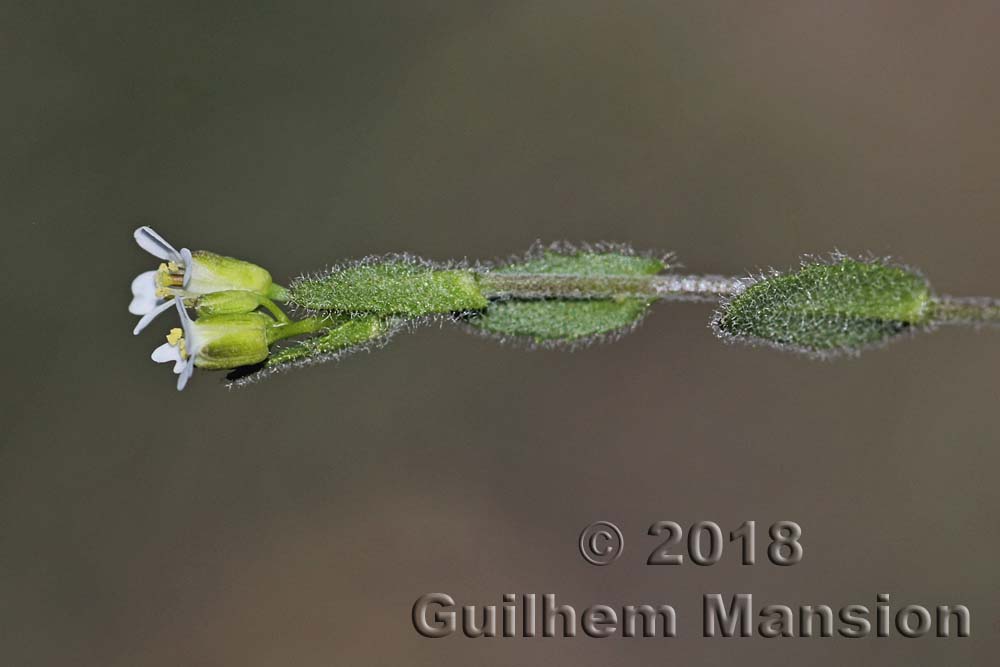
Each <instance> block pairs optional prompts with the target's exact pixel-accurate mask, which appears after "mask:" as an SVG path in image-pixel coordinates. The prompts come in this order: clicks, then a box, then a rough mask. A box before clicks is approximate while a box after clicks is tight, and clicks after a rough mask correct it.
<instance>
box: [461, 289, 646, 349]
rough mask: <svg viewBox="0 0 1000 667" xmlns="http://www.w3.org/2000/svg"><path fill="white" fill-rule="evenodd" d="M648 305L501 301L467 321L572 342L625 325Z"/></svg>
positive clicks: (545, 339)
mask: <svg viewBox="0 0 1000 667" xmlns="http://www.w3.org/2000/svg"><path fill="white" fill-rule="evenodd" d="M648 306H649V302H648V301H645V300H642V299H625V300H623V301H612V300H610V299H608V300H594V301H569V300H547V301H500V302H497V303H494V304H492V305H491V306H490V307H489V308H488V309H487V311H486V312H485V313H484V314H482V315H479V316H475V317H473V318H471V319H470V320H469V323H470V324H472V325H473V326H475V327H477V328H479V329H482V330H483V331H486V332H489V333H491V334H496V335H499V336H524V337H527V338H530V339H532V340H534V341H535V342H536V343H547V342H572V341H577V340H581V339H586V338H591V337H594V336H599V335H602V334H608V333H612V332H615V331H620V330H623V329H628V328H630V327H632V326H634V325H635V324H637V323H638V322H639V320H640V319H642V316H643V315H644V314H645V313H646V309H647V307H648Z"/></svg>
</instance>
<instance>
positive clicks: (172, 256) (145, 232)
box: [133, 227, 183, 264]
mask: <svg viewBox="0 0 1000 667" xmlns="http://www.w3.org/2000/svg"><path fill="white" fill-rule="evenodd" d="M133 236H134V237H135V242H136V243H138V244H139V247H140V248H142V249H143V250H145V251H146V252H148V253H149V254H150V255H153V256H154V257H159V258H160V259H166V260H171V261H174V262H177V263H178V264H180V263H181V262H182V261H183V258H182V257H181V254H180V253H179V252H177V249H176V248H174V247H173V246H172V245H170V244H169V243H167V242H166V240H164V238H163V237H162V236H160V235H159V234H157V233H156V232H154V231H153V228H152V227H140V228H139V229H137V230H135V233H134V234H133Z"/></svg>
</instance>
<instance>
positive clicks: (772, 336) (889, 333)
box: [713, 256, 932, 356]
mask: <svg viewBox="0 0 1000 667" xmlns="http://www.w3.org/2000/svg"><path fill="white" fill-rule="evenodd" d="M931 302H932V299H931V291H930V287H929V286H928V284H927V281H926V280H925V279H924V278H923V277H922V276H921V275H919V274H917V273H915V272H913V271H911V270H909V269H905V268H901V267H897V266H891V265H889V264H886V263H885V262H882V261H877V260H866V261H861V260H855V259H850V258H847V257H842V256H837V257H834V258H833V261H832V262H829V263H824V262H816V261H812V262H806V263H803V265H802V268H800V269H799V270H798V271H795V272H793V273H787V274H775V275H771V276H765V277H763V278H760V279H756V280H754V281H753V282H751V283H749V284H748V285H747V286H746V287H745V288H744V289H743V290H742V291H740V292H739V293H737V294H736V295H735V296H733V297H731V298H730V299H729V300H728V301H726V302H725V303H723V305H722V308H721V309H720V310H719V312H718V313H716V316H715V318H714V321H713V328H714V329H715V331H716V332H717V333H718V334H719V336H721V337H723V338H726V339H730V340H741V341H747V342H751V343H762V344H766V345H772V346H774V347H778V348H782V349H791V350H795V351H799V352H805V353H807V354H814V355H818V356H825V355H832V354H838V353H849V354H853V353H858V352H860V351H861V350H862V349H864V348H866V347H870V346H873V345H878V344H881V343H885V342H887V341H889V340H891V339H892V338H894V337H896V336H898V335H899V334H901V333H904V332H906V331H910V330H913V329H915V328H917V327H920V326H922V325H926V324H928V323H929V321H930V315H931V311H932V306H931Z"/></svg>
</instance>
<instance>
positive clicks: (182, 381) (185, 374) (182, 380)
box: [177, 362, 194, 391]
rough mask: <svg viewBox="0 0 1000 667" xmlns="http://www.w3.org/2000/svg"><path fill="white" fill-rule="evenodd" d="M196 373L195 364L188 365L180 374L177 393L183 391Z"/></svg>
mask: <svg viewBox="0 0 1000 667" xmlns="http://www.w3.org/2000/svg"><path fill="white" fill-rule="evenodd" d="M192 373H194V363H193V362H191V363H188V364H187V365H186V366H185V367H184V368H183V369H182V370H181V372H180V376H179V377H178V378H177V391H182V390H183V389H184V386H185V385H186V384H187V383H188V380H190V379H191V374H192Z"/></svg>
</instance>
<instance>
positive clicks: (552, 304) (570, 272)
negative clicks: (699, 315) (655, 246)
mask: <svg viewBox="0 0 1000 667" xmlns="http://www.w3.org/2000/svg"><path fill="white" fill-rule="evenodd" d="M665 268H666V263H665V262H664V260H662V259H659V258H656V257H647V256H639V255H636V254H634V253H633V252H632V251H631V249H629V248H627V247H625V246H610V245H609V246H599V247H594V248H590V247H587V248H581V249H577V248H574V247H571V246H565V245H561V246H552V247H549V248H546V249H544V250H542V251H540V252H539V251H536V252H535V254H534V256H531V257H529V258H527V259H525V260H523V261H518V262H514V263H512V264H508V265H506V266H503V267H500V268H498V269H495V270H493V271H491V272H489V273H484V274H482V275H481V278H480V282H481V284H482V285H483V286H484V288H485V290H486V292H487V293H488V294H497V295H499V296H500V298H499V300H496V301H493V302H491V303H490V306H489V308H487V309H486V311H485V312H483V313H481V314H476V315H473V316H471V317H470V318H469V320H468V321H469V324H471V325H472V326H474V327H476V328H478V329H480V330H482V331H484V332H486V333H489V334H493V335H497V336H500V337H520V338H527V339H530V340H531V341H533V342H535V343H539V344H543V345H544V344H559V343H572V342H576V341H582V340H587V339H593V338H594V337H597V336H602V335H607V334H611V333H615V332H621V331H624V330H627V329H629V328H631V327H634V326H635V325H637V324H638V323H639V321H641V320H642V317H643V316H644V315H645V314H646V311H647V309H648V307H649V305H650V303H651V300H650V299H646V298H635V297H625V296H621V295H619V296H615V297H613V298H600V299H595V298H554V297H550V296H547V294H548V293H549V292H548V291H547V290H548V289H550V288H554V287H555V286H556V285H559V286H560V291H561V293H563V294H564V293H565V292H566V291H569V292H571V293H572V292H573V290H575V289H576V290H579V291H580V292H581V295H582V294H584V293H588V292H589V293H612V294H613V293H614V289H615V287H614V286H615V285H618V284H621V279H622V278H633V277H642V276H649V275H655V274H657V273H659V272H660V271H662V270H663V269H665ZM515 286H516V289H517V291H518V292H520V293H522V294H523V293H533V294H536V295H537V298H536V299H532V300H525V299H505V298H504V297H503V295H504V294H505V291H506V290H508V289H511V288H513V287H515ZM567 286H569V288H568V289H567Z"/></svg>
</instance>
